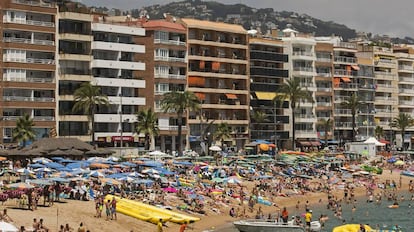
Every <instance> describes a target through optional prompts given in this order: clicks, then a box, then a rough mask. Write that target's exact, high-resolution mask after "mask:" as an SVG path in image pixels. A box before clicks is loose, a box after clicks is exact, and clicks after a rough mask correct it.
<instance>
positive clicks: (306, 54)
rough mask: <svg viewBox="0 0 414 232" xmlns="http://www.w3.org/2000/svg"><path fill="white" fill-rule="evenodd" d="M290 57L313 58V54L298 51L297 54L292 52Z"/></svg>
mask: <svg viewBox="0 0 414 232" xmlns="http://www.w3.org/2000/svg"><path fill="white" fill-rule="evenodd" d="M292 56H309V57H314V56H315V53H313V52H306V51H298V52H292Z"/></svg>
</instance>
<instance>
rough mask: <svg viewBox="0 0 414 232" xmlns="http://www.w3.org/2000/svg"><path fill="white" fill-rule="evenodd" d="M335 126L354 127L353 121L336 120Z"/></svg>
mask: <svg viewBox="0 0 414 232" xmlns="http://www.w3.org/2000/svg"><path fill="white" fill-rule="evenodd" d="M356 126H357V125H355V127H356ZM335 128H352V122H335Z"/></svg>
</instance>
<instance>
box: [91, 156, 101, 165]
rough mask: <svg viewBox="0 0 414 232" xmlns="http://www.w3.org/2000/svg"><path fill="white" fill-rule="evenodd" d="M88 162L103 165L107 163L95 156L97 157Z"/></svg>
mask: <svg viewBox="0 0 414 232" xmlns="http://www.w3.org/2000/svg"><path fill="white" fill-rule="evenodd" d="M88 161H89V162H91V163H102V162H104V161H105V158H102V157H96V156H95V157H91V158H89V159H88Z"/></svg>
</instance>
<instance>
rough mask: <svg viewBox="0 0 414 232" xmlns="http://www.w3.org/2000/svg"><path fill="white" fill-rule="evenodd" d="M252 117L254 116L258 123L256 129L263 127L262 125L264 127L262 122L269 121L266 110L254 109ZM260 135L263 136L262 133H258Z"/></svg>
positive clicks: (253, 119) (254, 120) (253, 118)
mask: <svg viewBox="0 0 414 232" xmlns="http://www.w3.org/2000/svg"><path fill="white" fill-rule="evenodd" d="M251 118H252V121H253V123H256V126H255V129H256V130H260V129H261V127H262V126H261V125H260V124H261V123H264V122H267V121H268V120H267V115H266V112H264V111H261V110H257V111H253V113H252V116H251ZM258 136H261V135H258Z"/></svg>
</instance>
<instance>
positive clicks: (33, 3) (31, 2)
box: [12, 0, 55, 8]
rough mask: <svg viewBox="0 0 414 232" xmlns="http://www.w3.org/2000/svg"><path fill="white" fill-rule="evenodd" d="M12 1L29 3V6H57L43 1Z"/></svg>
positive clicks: (23, 3) (14, 1)
mask: <svg viewBox="0 0 414 232" xmlns="http://www.w3.org/2000/svg"><path fill="white" fill-rule="evenodd" d="M12 3H15V4H22V5H28V6H40V7H50V8H54V7H55V5H54V4H52V3H48V2H43V1H27V0H12Z"/></svg>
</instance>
